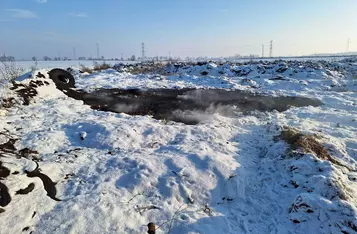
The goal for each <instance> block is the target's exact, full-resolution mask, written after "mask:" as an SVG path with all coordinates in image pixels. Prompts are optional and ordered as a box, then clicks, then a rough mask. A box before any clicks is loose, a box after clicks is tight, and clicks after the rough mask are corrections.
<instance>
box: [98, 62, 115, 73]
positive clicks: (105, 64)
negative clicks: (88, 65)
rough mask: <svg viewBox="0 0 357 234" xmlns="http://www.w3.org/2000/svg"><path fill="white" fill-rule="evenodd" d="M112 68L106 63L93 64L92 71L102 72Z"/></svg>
mask: <svg viewBox="0 0 357 234" xmlns="http://www.w3.org/2000/svg"><path fill="white" fill-rule="evenodd" d="M111 67H112V66H111V65H110V64H108V63H106V62H102V63H98V62H94V68H93V70H94V71H102V70H106V69H109V68H111Z"/></svg>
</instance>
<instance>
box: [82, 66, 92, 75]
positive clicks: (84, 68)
mask: <svg viewBox="0 0 357 234" xmlns="http://www.w3.org/2000/svg"><path fill="white" fill-rule="evenodd" d="M80 71H81V72H83V73H85V72H86V73H89V74H91V73H92V72H93V69H90V68H89V67H86V66H84V65H83V64H81V68H80Z"/></svg>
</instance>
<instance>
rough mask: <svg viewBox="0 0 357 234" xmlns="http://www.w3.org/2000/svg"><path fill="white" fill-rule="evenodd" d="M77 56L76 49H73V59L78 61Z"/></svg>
mask: <svg viewBox="0 0 357 234" xmlns="http://www.w3.org/2000/svg"><path fill="white" fill-rule="evenodd" d="M76 58H77V56H76V48H75V47H73V59H74V60H76Z"/></svg>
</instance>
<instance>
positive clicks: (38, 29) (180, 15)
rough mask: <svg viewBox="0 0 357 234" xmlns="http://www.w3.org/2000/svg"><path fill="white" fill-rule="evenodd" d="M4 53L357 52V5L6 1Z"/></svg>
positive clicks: (282, 0) (272, 0)
mask: <svg viewBox="0 0 357 234" xmlns="http://www.w3.org/2000/svg"><path fill="white" fill-rule="evenodd" d="M0 34H1V37H0V53H3V52H5V53H6V54H8V55H14V56H15V57H16V58H18V59H21V58H31V57H32V56H37V57H42V56H44V55H48V56H57V55H58V54H60V56H68V57H72V56H73V47H75V48H76V54H77V56H86V57H88V56H90V55H92V56H95V55H96V42H98V43H99V44H100V54H101V55H103V56H105V57H120V54H121V53H123V55H124V57H128V56H131V55H132V54H135V55H137V56H139V55H140V43H141V42H144V43H145V45H146V50H147V55H148V56H154V55H156V54H158V55H163V56H167V55H168V54H169V52H171V54H172V55H173V56H181V57H186V56H229V55H234V54H242V55H248V54H261V47H262V44H264V45H265V54H266V55H268V52H269V48H268V45H269V41H270V40H273V41H274V50H273V53H274V55H275V56H278V55H304V54H313V53H323V52H345V51H346V47H347V40H348V38H350V46H349V50H350V51H357V1H356V0H343V1H342V0H299V1H287V0H269V1H268V0H249V1H248V0H246V1H241V0H220V1H218V0H0Z"/></svg>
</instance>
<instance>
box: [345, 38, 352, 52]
mask: <svg viewBox="0 0 357 234" xmlns="http://www.w3.org/2000/svg"><path fill="white" fill-rule="evenodd" d="M350 43H351V38H348V40H347V48H346V52H348V51H349V49H350Z"/></svg>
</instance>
